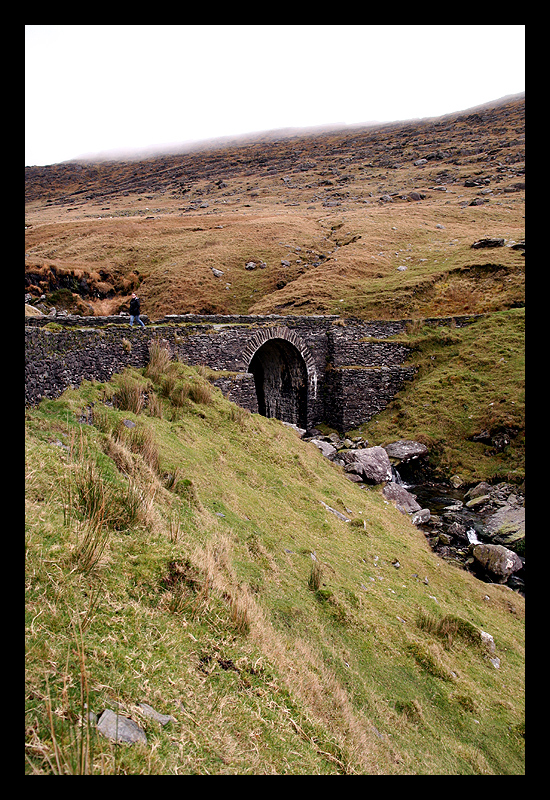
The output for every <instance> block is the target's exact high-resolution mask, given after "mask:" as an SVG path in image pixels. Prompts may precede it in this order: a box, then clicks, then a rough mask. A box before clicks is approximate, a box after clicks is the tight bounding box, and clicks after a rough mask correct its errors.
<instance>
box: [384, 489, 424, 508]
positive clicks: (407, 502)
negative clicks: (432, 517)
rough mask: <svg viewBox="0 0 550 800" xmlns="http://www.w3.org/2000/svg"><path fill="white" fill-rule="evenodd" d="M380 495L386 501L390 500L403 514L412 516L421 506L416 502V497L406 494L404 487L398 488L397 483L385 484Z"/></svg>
mask: <svg viewBox="0 0 550 800" xmlns="http://www.w3.org/2000/svg"><path fill="white" fill-rule="evenodd" d="M382 494H383V495H384V497H385V498H386V500H391V501H392V503H394V504H395V507H396V508H398V509H399V511H401V512H403V514H412V513H414V512H415V511H420V509H421V506H420V505H419V504H418V503H417V502H416V497H415V496H414V495H413V494H411V493H410V492H408V491H407V490H406V489H405V487H404V486H400V485H399V484H397V483H393V482H392V483H387V484H386V485H385V486H384V488H383V490H382Z"/></svg>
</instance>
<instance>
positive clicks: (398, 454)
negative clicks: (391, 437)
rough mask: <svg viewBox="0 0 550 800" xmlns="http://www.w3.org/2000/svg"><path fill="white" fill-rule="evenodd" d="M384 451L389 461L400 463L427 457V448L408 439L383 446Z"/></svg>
mask: <svg viewBox="0 0 550 800" xmlns="http://www.w3.org/2000/svg"><path fill="white" fill-rule="evenodd" d="M384 450H385V451H386V453H387V454H388V456H389V457H390V458H391V459H393V460H394V461H397V462H400V463H401V462H406V461H411V460H412V459H415V458H421V457H423V456H426V455H428V448H427V447H426V445H425V444H421V443H420V442H413V441H412V440H410V439H400V440H399V441H398V442H390V444H386V445H384Z"/></svg>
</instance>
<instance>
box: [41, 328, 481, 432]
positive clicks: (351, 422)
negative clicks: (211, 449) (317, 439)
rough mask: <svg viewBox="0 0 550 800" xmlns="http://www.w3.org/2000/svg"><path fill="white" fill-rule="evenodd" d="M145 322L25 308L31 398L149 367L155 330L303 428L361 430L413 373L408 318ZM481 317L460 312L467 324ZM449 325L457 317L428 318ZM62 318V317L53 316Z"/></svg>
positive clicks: (226, 382) (187, 358)
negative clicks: (39, 313)
mask: <svg viewBox="0 0 550 800" xmlns="http://www.w3.org/2000/svg"><path fill="white" fill-rule="evenodd" d="M142 319H144V320H145V321H146V323H148V324H147V325H146V328H145V329H143V328H141V327H138V326H133V327H130V325H129V320H128V317H124V316H116V317H74V316H73V317H71V316H65V317H61V316H58V317H55V318H53V319H52V318H51V317H26V318H25V403H26V405H34V404H36V403H38V402H40V400H41V399H42V398H46V397H49V398H53V397H57V396H59V395H60V394H61V393H62V392H63V391H64V390H65V389H66V388H68V387H69V386H78V385H80V383H81V382H82V381H83V380H96V381H101V382H103V381H108V380H109V379H110V378H111V376H112V375H113V374H114V373H118V372H122V371H123V370H124V369H125V368H126V367H129V366H131V367H143V366H145V365H146V364H147V361H148V358H149V344H150V342H151V341H152V340H153V339H161V340H163V341H164V342H166V343H167V344H168V346H169V348H170V350H171V352H172V354H173V357H174V358H177V359H179V360H180V361H183V362H185V363H187V364H191V365H199V364H205V365H206V366H208V367H210V368H211V369H214V370H223V371H225V372H229V373H230V374H229V375H223V376H220V378H219V379H218V380H216V381H215V384H216V385H217V386H219V388H220V389H221V391H222V392H223V394H224V395H225V396H226V397H228V398H229V399H230V400H232V401H233V402H235V403H237V404H238V405H240V406H242V407H244V408H247V409H249V410H250V411H252V412H259V413H261V414H263V415H264V416H268V417H277V418H278V419H281V420H283V421H285V422H291V423H294V424H296V425H299V426H300V427H305V428H307V427H313V426H314V425H315V424H316V423H320V422H326V423H327V424H328V425H330V426H331V427H334V428H336V430H338V431H340V432H345V431H348V430H352V429H353V428H355V427H357V426H358V425H360V424H361V423H363V422H366V421H368V420H369V419H370V418H371V417H373V416H374V415H375V414H377V413H379V412H380V411H381V410H382V409H383V408H384V407H385V406H386V405H387V404H388V403H389V402H390V400H391V399H392V398H393V397H394V396H395V395H396V394H397V393H398V392H399V391H400V390H401V389H402V388H403V385H404V383H405V381H408V380H411V379H412V378H413V377H414V374H415V369H414V367H412V366H407V365H406V363H405V362H406V360H407V358H408V356H409V354H410V350H409V348H407V347H406V346H405V345H404V344H402V343H400V342H399V341H392V340H391V337H394V336H398V335H399V334H400V333H403V332H404V330H405V328H406V325H407V323H408V322H409V321H408V320H401V321H374V322H364V321H360V320H353V319H346V320H344V319H341V318H340V317H338V316H308V317H301V316H285V317H281V316H275V315H270V316H264V317H262V316H252V315H242V316H222V315H212V316H206V315H193V314H185V315H178V316H175V315H173V316H166V317H163V318H162V319H160V320H158V321H156V322H154V323H149V321H148V319H147V317H145V316H142ZM476 319H477V317H474V316H471V317H456V318H453V320H452V321H453V323H454V324H456V325H457V326H463V325H467V324H471V323H472V322H475V320H476ZM425 322H427V323H428V324H434V325H441V324H447V325H448V324H449V323H450V322H451V319H433V320H425ZM52 323H53V324H52Z"/></svg>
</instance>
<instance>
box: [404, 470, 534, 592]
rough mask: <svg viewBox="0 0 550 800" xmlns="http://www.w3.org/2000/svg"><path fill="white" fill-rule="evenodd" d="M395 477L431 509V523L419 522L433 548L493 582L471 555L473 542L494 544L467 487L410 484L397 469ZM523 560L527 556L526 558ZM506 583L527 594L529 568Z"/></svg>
mask: <svg viewBox="0 0 550 800" xmlns="http://www.w3.org/2000/svg"><path fill="white" fill-rule="evenodd" d="M394 480H395V481H396V482H397V483H400V484H401V485H402V486H403V488H405V489H406V490H407V491H408V492H410V493H411V494H412V495H413V496H414V497H416V501H417V503H418V504H419V505H420V507H421V508H427V509H429V511H430V513H431V517H430V519H429V520H428V522H426V523H423V524H420V525H418V528H419V529H420V530H421V531H422V532H423V533H424V535H425V536H426V538H427V540H428V542H429V544H430V547H431V548H432V550H433V551H434V552H435V553H436V554H437V555H438V556H440V557H441V558H443V559H445V560H446V561H450V562H455V563H456V564H459V565H460V566H461V567H462V568H464V569H467V570H468V571H470V572H472V573H473V574H474V575H476V577H478V578H480V579H481V580H484V581H485V582H490V580H489V579H487V577H486V576H484V575H482V574H481V573H479V571H476V569H475V567H476V565H475V561H474V559H473V557H472V555H471V552H470V550H471V545H474V544H478V543H491V536H490V535H489V534H488V533H487V530H486V528H485V523H484V516H485V518H486V517H487V513H485V515H484V516H483V515H482V513H477V512H476V511H475V510H473V509H471V508H468V507H467V506H466V502H467V500H468V498H467V497H465V495H466V491H467V487H464V488H458V489H455V488H453V487H452V486H450V485H449V484H444V483H432V482H429V481H428V482H423V483H408V482H405V481H403V480H402V479H401V478H400V476H399V473H397V471H394ZM522 560H523V559H522ZM505 585H506V586H508V587H509V588H510V589H513V590H514V591H517V592H519V593H520V594H522V595H525V567H524V568H523V569H522V570H521V571H520V572H518V573H516V574H514V575H512V576H510V577H509V578H508V580H507V581H506V584H505Z"/></svg>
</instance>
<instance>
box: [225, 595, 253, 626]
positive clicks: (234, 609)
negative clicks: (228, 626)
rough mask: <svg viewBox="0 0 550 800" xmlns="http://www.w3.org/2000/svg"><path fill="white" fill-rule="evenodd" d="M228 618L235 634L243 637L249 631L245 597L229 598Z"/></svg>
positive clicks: (248, 614) (248, 613) (248, 616)
mask: <svg viewBox="0 0 550 800" xmlns="http://www.w3.org/2000/svg"><path fill="white" fill-rule="evenodd" d="M229 616H230V618H231V622H232V623H233V625H234V627H235V630H236V631H237V633H239V634H240V635H241V636H245V635H246V634H247V633H248V632H249V630H250V612H249V609H248V598H247V596H246V595H243V596H240V595H237V596H236V597H235V596H234V597H232V598H231V600H230V602H229Z"/></svg>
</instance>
